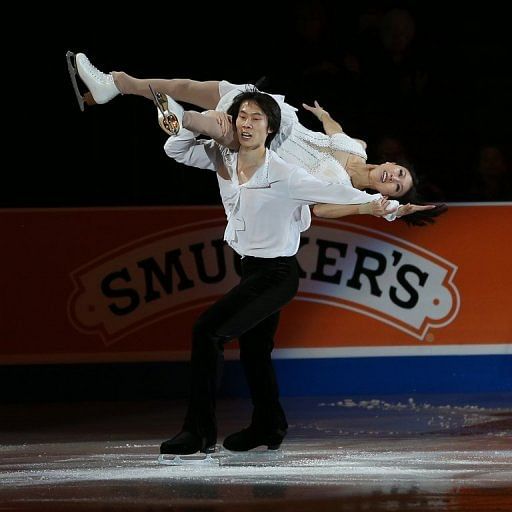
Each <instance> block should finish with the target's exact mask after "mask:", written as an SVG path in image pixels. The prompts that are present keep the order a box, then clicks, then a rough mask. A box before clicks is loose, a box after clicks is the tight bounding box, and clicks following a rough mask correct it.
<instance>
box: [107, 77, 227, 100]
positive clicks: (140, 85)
mask: <svg viewBox="0 0 512 512" xmlns="http://www.w3.org/2000/svg"><path fill="white" fill-rule="evenodd" d="M111 74H112V77H113V78H114V83H115V84H116V87H117V88H118V89H119V91H120V92H121V94H136V95H137V96H144V97H145V98H148V99H153V96H152V95H151V91H150V90H149V85H150V84H151V87H153V89H154V90H155V91H158V92H161V93H162V94H167V95H168V96H170V97H171V98H173V99H175V100H176V101H183V102H185V103H190V104H192V105H197V106H198V107H201V108H204V109H207V110H214V109H215V107H216V106H217V103H218V102H219V100H220V94H219V82H218V81H215V80H209V81H205V82H199V81H197V80H190V79H188V78H171V79H163V78H135V77H133V76H131V75H128V74H127V73H124V72H123V71H112V73H111Z"/></svg>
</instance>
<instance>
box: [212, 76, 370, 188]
mask: <svg viewBox="0 0 512 512" xmlns="http://www.w3.org/2000/svg"><path fill="white" fill-rule="evenodd" d="M252 88H254V86H252V85H249V84H243V85H235V84H232V83H230V82H227V81H225V80H223V81H222V82H220V84H219V93H220V96H221V98H220V101H219V103H218V105H217V108H216V110H220V111H222V112H226V111H227V110H228V108H229V107H230V106H231V104H232V102H233V99H234V98H235V96H236V95H237V94H239V93H240V92H243V91H246V90H251V89H252ZM271 96H272V97H273V98H274V99H275V100H276V101H277V102H278V104H279V106H280V107H281V127H280V129H279V132H278V133H277V135H276V136H275V137H274V140H273V141H272V144H271V149H273V150H274V151H275V152H276V153H277V154H278V155H279V156H280V157H281V158H282V159H283V160H285V161H286V162H289V163H291V164H295V165H298V166H299V167H302V168H304V169H306V170H307V171H308V172H309V173H310V174H312V175H313V176H316V177H317V178H319V179H322V180H325V181H329V182H331V183H343V184H345V185H349V186H352V181H351V180H350V176H349V175H348V173H347V171H346V170H345V168H344V167H343V166H342V165H341V163H340V162H339V161H338V160H337V159H336V158H335V157H334V154H333V153H334V151H345V152H347V153H351V154H354V155H358V156H360V157H362V158H364V159H365V160H366V158H367V156H366V152H365V150H364V148H363V146H362V145H361V144H360V143H359V142H357V141H355V140H354V139H352V138H351V137H349V136H348V135H346V134H344V133H336V134H334V135H332V136H329V135H326V134H325V133H322V132H314V131H312V130H308V129H307V128H306V127H304V126H303V125H301V124H300V122H299V119H298V118H297V114H296V111H297V109H296V108H294V107H292V106H291V105H289V104H288V103H286V102H285V101H284V96H281V95H277V94H272V95H271Z"/></svg>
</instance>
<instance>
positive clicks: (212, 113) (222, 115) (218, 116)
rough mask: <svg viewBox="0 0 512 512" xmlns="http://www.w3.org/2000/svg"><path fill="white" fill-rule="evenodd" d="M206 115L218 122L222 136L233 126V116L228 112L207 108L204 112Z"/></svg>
mask: <svg viewBox="0 0 512 512" xmlns="http://www.w3.org/2000/svg"><path fill="white" fill-rule="evenodd" d="M204 115H205V116H208V117H212V118H213V119H215V120H216V121H217V124H218V125H219V126H220V129H221V130H222V136H223V137H225V136H226V135H227V134H228V132H229V130H230V129H231V126H232V121H231V116H229V115H228V114H227V113H226V112H218V111H217V110H207V111H206V112H204Z"/></svg>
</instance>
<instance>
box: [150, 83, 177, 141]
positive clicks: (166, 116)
mask: <svg viewBox="0 0 512 512" xmlns="http://www.w3.org/2000/svg"><path fill="white" fill-rule="evenodd" d="M149 89H150V91H151V94H153V99H154V101H155V105H156V107H157V111H158V124H159V125H160V128H162V130H163V131H164V132H165V133H167V135H177V134H178V132H179V131H180V128H181V126H182V124H183V107H182V106H181V105H180V104H179V103H177V102H176V101H174V100H173V99H172V98H171V97H170V96H167V95H166V94H162V93H160V92H158V91H155V90H154V89H153V87H151V85H150V86H149Z"/></svg>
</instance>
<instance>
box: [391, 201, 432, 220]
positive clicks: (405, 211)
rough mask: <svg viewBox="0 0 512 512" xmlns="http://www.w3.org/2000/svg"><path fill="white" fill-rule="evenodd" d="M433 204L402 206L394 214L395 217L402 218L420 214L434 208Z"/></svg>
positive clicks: (408, 204)
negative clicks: (416, 213)
mask: <svg viewBox="0 0 512 512" xmlns="http://www.w3.org/2000/svg"><path fill="white" fill-rule="evenodd" d="M435 207H436V205H435V204H423V205H419V204H411V203H407V204H402V205H400V206H399V207H398V211H397V212H396V216H397V217H403V216H404V215H410V214H411V213H415V212H421V211H423V210H432V208H435Z"/></svg>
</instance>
